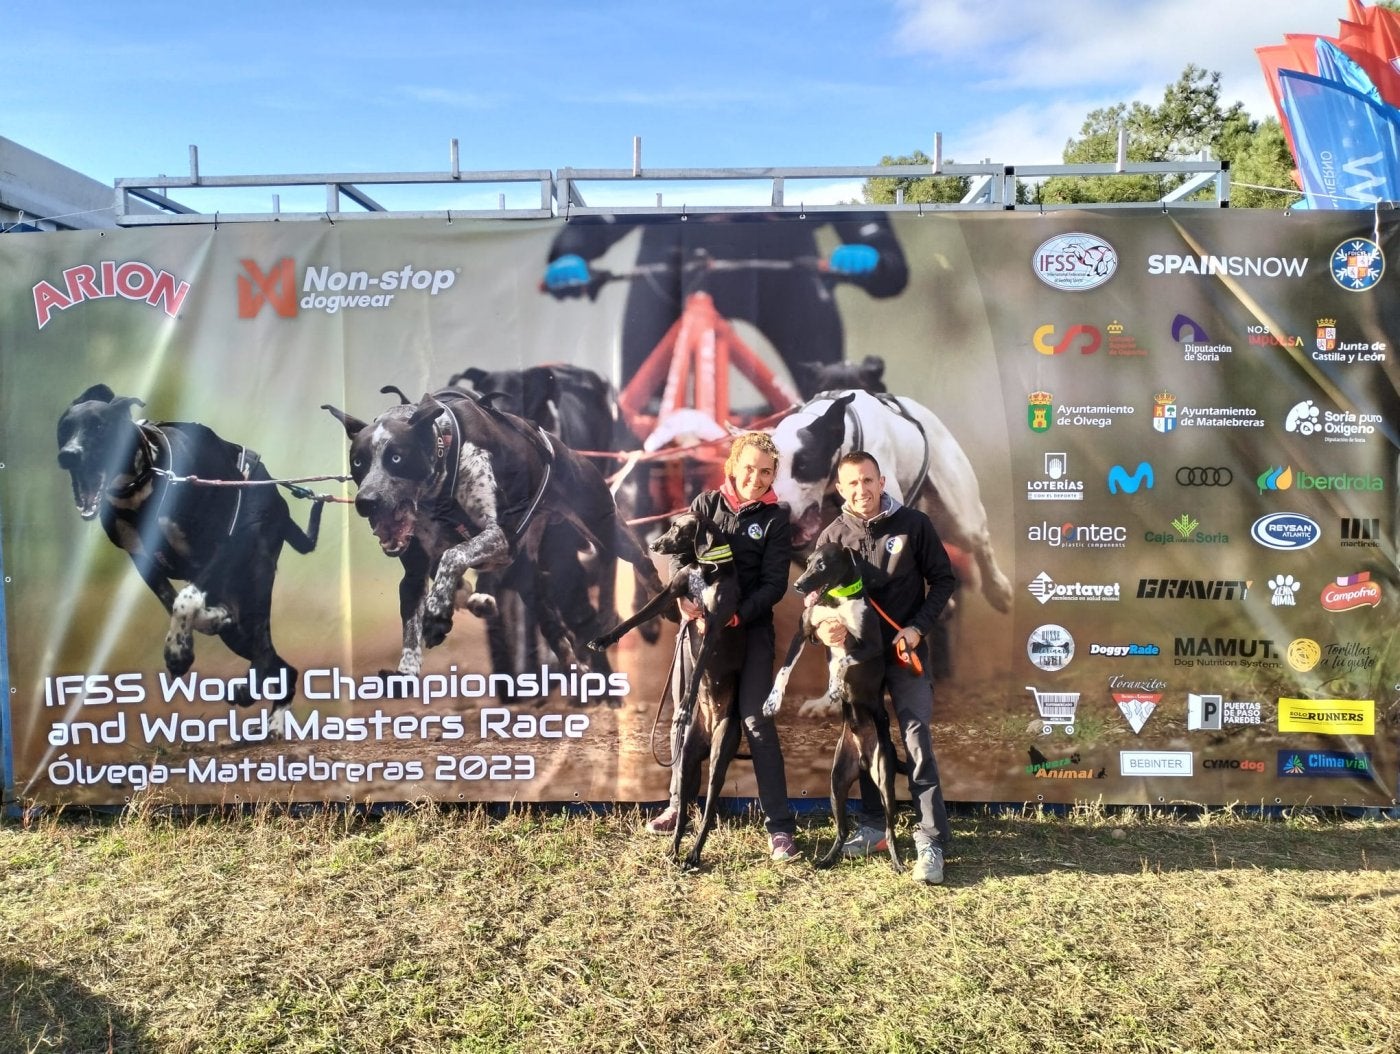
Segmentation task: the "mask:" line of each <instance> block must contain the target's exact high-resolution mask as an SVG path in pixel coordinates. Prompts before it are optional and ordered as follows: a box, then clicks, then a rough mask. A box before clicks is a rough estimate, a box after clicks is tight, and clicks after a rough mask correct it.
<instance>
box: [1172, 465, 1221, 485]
mask: <svg viewBox="0 0 1400 1054" xmlns="http://www.w3.org/2000/svg"><path fill="white" fill-rule="evenodd" d="M1234 481H1235V474H1234V473H1233V472H1231V471H1230V470H1229V469H1228V468H1226V467H1225V466H1223V465H1182V466H1181V467H1180V468H1179V469H1177V470H1176V482H1177V483H1178V484H1179V485H1180V486H1183V487H1228V486H1229V485H1230V484H1231V483H1233V482H1234Z"/></svg>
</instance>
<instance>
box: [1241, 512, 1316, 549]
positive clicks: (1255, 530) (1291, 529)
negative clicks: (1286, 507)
mask: <svg viewBox="0 0 1400 1054" xmlns="http://www.w3.org/2000/svg"><path fill="white" fill-rule="evenodd" d="M1249 536H1250V537H1251V538H1253V539H1254V540H1255V542H1257V543H1258V544H1260V545H1262V546H1263V547H1264V548H1266V549H1274V550H1277V551H1279V552H1285V553H1289V552H1296V551H1297V550H1299V549H1306V548H1307V547H1308V546H1310V545H1312V544H1313V543H1314V542H1316V541H1317V540H1318V539H1319V538H1321V537H1322V528H1321V527H1320V526H1319V525H1318V523H1317V521H1316V520H1311V519H1309V518H1308V517H1306V516H1304V515H1303V514H1302V513H1297V512H1271V513H1269V514H1268V515H1266V516H1260V517H1259V519H1257V520H1255V521H1254V524H1253V526H1251V527H1250V529H1249Z"/></svg>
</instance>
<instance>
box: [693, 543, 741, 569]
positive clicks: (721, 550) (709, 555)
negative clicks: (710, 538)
mask: <svg viewBox="0 0 1400 1054" xmlns="http://www.w3.org/2000/svg"><path fill="white" fill-rule="evenodd" d="M695 558H696V559H697V560H703V561H704V562H705V563H707V564H722V563H726V562H727V561H729V560H733V559H734V550H733V549H731V548H730V547H729V546H727V545H714V546H711V547H710V548H708V549H706V550H705V551H704V552H703V553H696V554H695Z"/></svg>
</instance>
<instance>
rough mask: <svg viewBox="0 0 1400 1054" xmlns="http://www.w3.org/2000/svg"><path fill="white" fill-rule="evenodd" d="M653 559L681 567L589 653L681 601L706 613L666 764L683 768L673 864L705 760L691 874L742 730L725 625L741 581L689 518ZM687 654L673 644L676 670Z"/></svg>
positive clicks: (709, 527) (738, 663)
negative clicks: (676, 739) (705, 784)
mask: <svg viewBox="0 0 1400 1054" xmlns="http://www.w3.org/2000/svg"><path fill="white" fill-rule="evenodd" d="M651 551H652V552H654V553H657V554H659V555H666V556H673V557H675V558H676V559H677V560H679V561H681V566H680V567H679V568H678V569H677V570H676V572H675V574H673V575H672V576H671V581H670V582H669V583H667V585H666V588H665V589H663V590H662V591H661V592H660V593H658V594H657V595H656V596H655V597H653V598H652V600H651V602H650V603H648V604H646V605H645V606H644V607H642V608H641V609H640V610H639V611H638V612H637V613H636V614H635V615H633V616H632V617H631V618H629V619H625V620H624V621H623V622H621V623H619V624H618V625H617V626H615V627H614V628H613V629H611V630H610V631H608V632H607V633H605V634H603V635H602V636H600V637H597V638H596V639H594V640H591V641H589V643H588V646H589V647H590V648H593V649H596V650H602V649H604V648H610V647H612V645H614V644H616V643H617V642H618V641H619V640H621V639H622V637H623V635H624V634H625V633H627V631H628V630H630V629H632V628H633V627H635V626H637V625H639V624H641V623H642V622H643V621H645V620H646V619H649V618H652V617H654V616H656V615H661V614H665V613H666V609H667V608H668V607H669V606H670V605H672V604H673V603H674V602H675V601H676V600H677V599H679V598H681V597H686V598H687V599H689V600H690V601H692V602H693V603H694V604H696V605H697V606H698V607H699V608H700V609H701V610H702V611H703V612H704V614H703V616H702V617H703V620H704V627H705V628H704V631H703V633H702V634H701V637H700V650H699V653H698V654H697V655H696V657H695V662H694V665H693V668H692V672H691V674H690V679H689V682H688V684H687V685H686V690H685V694H684V696H683V697H682V698H681V700H680V701H679V702H678V703H677V709H676V723H677V724H679V725H680V726H681V728H682V730H683V731H682V733H681V736H682V738H681V741H680V744H679V748H678V750H677V754H676V757H675V758H674V759H673V761H672V764H673V765H680V767H681V800H680V807H679V812H678V813H677V816H676V831H675V835H674V837H673V838H672V839H671V858H672V859H673V860H679V859H680V854H681V840H682V839H683V838H684V837H685V833H686V829H687V827H688V826H689V823H690V807H691V805H692V804H694V802H695V800H696V798H697V797H698V796H699V793H700V766H701V764H702V763H703V762H704V760H705V756H706V754H707V753H708V755H709V759H710V781H709V789H708V791H707V792H706V795H705V811H704V813H703V814H702V815H701V818H700V830H699V831H698V832H696V835H695V843H694V845H692V846H691V847H690V852H689V853H688V854H686V858H685V866H686V867H688V868H696V867H699V866H700V854H701V852H702V851H703V850H704V848H705V840H706V839H707V838H708V837H709V835H710V831H711V830H713V828H714V825H715V818H716V816H717V815H718V807H719V798H720V794H721V792H722V791H723V790H724V777H725V773H726V772H727V771H728V770H729V763H730V762H731V761H733V760H734V755H735V752H736V751H737V750H738V748H739V733H740V731H741V725H740V722H739V715H738V712H737V702H738V687H739V683H738V682H739V670H740V667H742V666H743V664H744V638H743V635H742V634H740V633H738V632H736V631H735V629H734V628H733V627H731V626H730V625H729V622H730V620H731V619H733V617H734V614H735V613H736V612H737V611H738V610H739V577H738V573H737V571H736V570H735V568H734V557H733V554H732V553H731V552H730V549H729V545H728V544H727V543H726V542H725V541H724V536H723V535H722V534H721V533H720V532H719V530H718V529H717V528H716V527H715V525H714V524H713V523H711V522H710V521H709V519H707V518H706V517H703V516H700V515H697V514H696V513H694V512H691V511H689V510H687V511H685V512H682V513H680V514H678V515H677V516H675V517H674V518H673V519H672V520H671V526H670V528H669V529H668V530H666V532H665V533H663V534H661V535H660V536H659V537H658V538H656V540H655V541H653V542H652V543H651ZM682 632H683V633H685V632H688V628H683V629H682ZM686 646H687V645H686V642H685V641H684V640H682V641H680V642H678V654H677V657H676V661H677V662H681V661H682V658H681V656H680V654H679V649H680V648H684V647H686Z"/></svg>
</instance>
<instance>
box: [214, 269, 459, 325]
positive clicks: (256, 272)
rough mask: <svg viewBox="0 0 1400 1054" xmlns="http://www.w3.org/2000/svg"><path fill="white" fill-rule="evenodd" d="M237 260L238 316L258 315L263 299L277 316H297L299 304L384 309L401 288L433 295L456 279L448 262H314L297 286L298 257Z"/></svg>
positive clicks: (402, 291) (301, 306) (312, 308)
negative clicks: (387, 266)
mask: <svg viewBox="0 0 1400 1054" xmlns="http://www.w3.org/2000/svg"><path fill="white" fill-rule="evenodd" d="M239 263H240V264H241V265H242V267H243V273H242V274H240V275H239V276H238V281H237V288H238V317H239V318H256V317H257V315H258V314H259V313H260V312H261V311H262V309H263V307H264V305H271V307H272V310H273V312H274V313H275V314H276V315H277V316H278V317H279V318H296V316H297V312H298V310H301V311H320V312H323V313H324V314H327V315H334V314H335V313H336V312H338V311H341V310H351V309H382V308H386V307H389V306H390V305H392V304H393V302H394V301H395V299H397V298H399V297H400V296H402V295H405V294H411V293H426V294H427V295H428V296H437V295H438V294H439V293H444V292H446V291H447V290H449V289H451V288H452V286H453V285H454V284H456V281H457V272H456V271H455V270H453V269H451V268H439V269H437V270H427V269H420V268H417V267H414V265H413V264H411V263H408V264H404V265H403V266H402V267H400V268H397V269H395V270H388V271H380V272H378V273H371V272H369V271H333V270H331V268H329V267H317V266H314V265H313V266H310V267H307V268H306V270H305V271H304V272H303V273H302V280H301V287H300V290H298V288H297V284H296V262H295V261H294V260H293V259H292V258H291V257H290V256H284V257H283V258H282V259H280V260H278V261H277V263H275V264H273V265H272V267H270V268H269V269H268V270H266V271H264V270H263V269H262V268H261V267H260V266H259V264H258V263H257V261H255V260H240V261H239ZM298 292H300V293H301V297H300V299H298V296H297V294H298Z"/></svg>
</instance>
